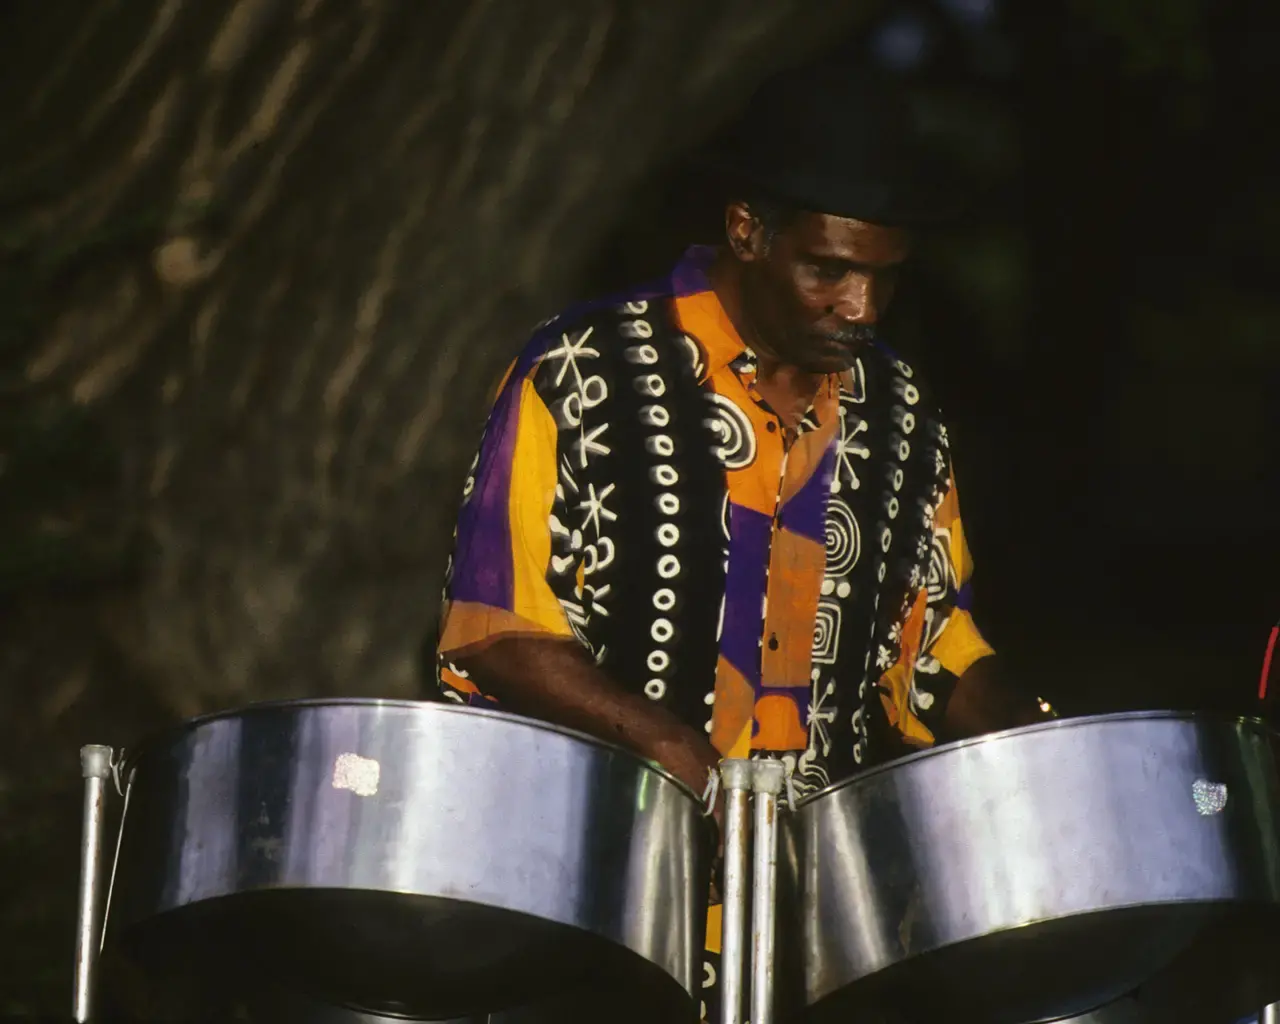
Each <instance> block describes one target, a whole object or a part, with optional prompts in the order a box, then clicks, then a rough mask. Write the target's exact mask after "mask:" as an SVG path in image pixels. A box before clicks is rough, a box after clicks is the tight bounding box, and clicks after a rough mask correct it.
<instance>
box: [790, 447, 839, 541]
mask: <svg viewBox="0 0 1280 1024" xmlns="http://www.w3.org/2000/svg"><path fill="white" fill-rule="evenodd" d="M838 443H839V439H838V438H832V440H831V443H830V444H829V445H827V450H826V451H825V452H823V453H822V461H821V462H819V463H818V468H817V469H816V470H814V472H813V475H812V476H810V477H809V479H808V480H807V481H806V482H805V484H804V486H803V487H801V488H800V490H798V491H796V493H795V494H793V495H792V496H791V500H790V501H788V502H787V503H786V504H785V505H784V506H783V507H782V513H781V515H780V516H779V520H780V522H781V524H782V527H783V529H786V530H790V531H791V532H792V533H798V534H799V535H800V536H802V537H808V538H809V539H810V540H812V541H816V542H817V543H819V544H826V542H827V529H826V519H827V499H828V498H829V497H830V496H831V475H832V473H834V472H835V466H836V445H837V444H838Z"/></svg>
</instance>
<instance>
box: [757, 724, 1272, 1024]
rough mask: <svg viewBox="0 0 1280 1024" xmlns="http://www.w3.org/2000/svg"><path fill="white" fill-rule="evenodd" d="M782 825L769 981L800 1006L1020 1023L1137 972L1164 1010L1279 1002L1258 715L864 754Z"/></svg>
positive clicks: (841, 1012)
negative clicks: (880, 759)
mask: <svg viewBox="0 0 1280 1024" xmlns="http://www.w3.org/2000/svg"><path fill="white" fill-rule="evenodd" d="M1197 780H1201V781H1205V782H1207V783H1209V784H1210V786H1211V787H1214V788H1212V790H1211V791H1209V792H1202V794H1201V798H1200V799H1199V800H1197V797H1196V786H1195V784H1196V782H1197ZM1219 786H1221V787H1225V788H1224V789H1222V790H1221V791H1219V790H1218V789H1217V788H1216V787H1219ZM1202 789H1203V787H1202ZM1228 792H1229V794H1230V797H1229V799H1225V798H1224V797H1223V796H1222V795H1221V794H1225V793H1228ZM1215 794H1217V795H1215ZM1205 801H1208V804H1207V806H1208V807H1210V808H1212V807H1215V806H1216V805H1217V804H1219V803H1221V804H1222V806H1221V807H1220V808H1219V809H1218V810H1217V811H1216V812H1215V813H1212V814H1204V813H1203V809H1204V807H1205V806H1206V805H1205ZM786 825H787V827H786V829H785V843H786V850H785V855H784V857H783V861H782V868H781V878H780V885H781V886H782V894H783V898H782V900H781V902H780V906H781V907H782V908H783V914H784V916H783V918H782V920H781V921H780V928H781V929H782V931H781V934H780V938H779V950H780V954H781V956H782V958H783V959H782V961H781V962H780V965H779V970H780V972H782V973H781V974H780V978H779V985H780V988H782V987H784V986H785V995H783V993H782V992H780V996H782V997H783V999H784V1001H785V1003H786V1005H787V1006H788V1007H789V1008H790V1009H792V1010H795V1009H797V1008H799V1007H807V1008H808V1010H807V1017H808V1019H809V1020H812V1021H816V1022H822V1021H827V1020H835V1019H842V1020H847V1019H850V1018H852V1017H856V1016H857V1014H858V1013H859V1012H863V1011H865V1012H869V1013H870V1012H875V1011H876V1009H877V1008H883V1007H886V1006H889V1007H894V1008H895V1009H896V1010H897V1011H898V1012H906V1013H908V1015H911V1014H914V1015H915V1016H917V1017H919V1018H920V1019H934V1018H943V1017H947V1016H949V1015H950V1014H952V1013H954V1012H955V1010H956V1008H957V1007H963V1008H964V1015H965V1019H966V1020H972V1021H975V1022H983V1021H985V1022H989V1024H1024V1022H1031V1021H1042V1020H1057V1019H1062V1018H1066V1017H1070V1016H1072V1015H1073V1014H1076V1015H1078V1014H1081V1013H1085V1012H1088V1011H1090V1010H1092V1009H1094V1008H1096V1007H1099V1006H1104V1005H1106V1004H1108V1003H1111V1002H1113V1001H1114V1000H1116V999H1118V998H1119V997H1121V996H1123V995H1125V994H1126V993H1128V992H1131V991H1133V990H1134V989H1135V988H1136V989H1138V991H1137V993H1136V995H1137V998H1138V1001H1139V1003H1141V1004H1142V1005H1143V1006H1144V1008H1146V1009H1147V1011H1148V1012H1153V1013H1155V1016H1154V1017H1153V1019H1158V1020H1161V1021H1162V1024H1163V1022H1168V1021H1172V1020H1189V1021H1191V1020H1194V1021H1195V1022H1196V1024H1213V1022H1219V1021H1220V1022H1222V1024H1229V1022H1230V1021H1232V1020H1234V1019H1237V1018H1238V1017H1240V1016H1242V1015H1243V1014H1244V1013H1246V1012H1249V1011H1251V1010H1254V1011H1256V1008H1257V1007H1258V1006H1261V1005H1263V1004H1265V1003H1267V1002H1269V1001H1271V1000H1274V999H1275V998H1277V997H1280V971H1278V970H1276V968H1275V964H1276V963H1280V959H1278V957H1280V774H1278V773H1277V743H1276V736H1275V734H1274V733H1273V732H1271V731H1270V730H1269V729H1268V728H1267V727H1266V726H1265V725H1264V724H1263V723H1261V722H1259V721H1255V720H1251V719H1234V718H1230V719H1228V718H1217V717H1207V716H1197V715H1187V714H1176V713H1172V712H1167V713H1166V712H1145V713H1132V714H1119V715H1106V716H1099V717H1096V718H1080V719H1059V720H1056V721H1054V722H1050V723H1045V724H1042V725H1036V726H1030V727H1027V728H1023V729H1017V730H1011V731H1008V732H1004V733H997V734H993V735H990V736H987V737H983V738H980V739H977V740H970V741H965V742H961V743H956V744H950V745H946V746H940V747H938V748H935V749H934V750H931V751H928V752H924V753H920V754H915V755H912V756H910V757H907V758H904V759H902V760H901V761H899V762H896V763H892V764H888V765H885V766H883V767H880V768H877V769H874V770H872V771H870V772H867V773H866V774H864V775H861V776H857V777H855V778H853V779H851V780H848V781H846V782H844V783H841V784H839V785H836V786H834V787H831V788H830V789H828V790H826V791H824V792H822V793H819V794H815V795H814V796H812V797H809V798H808V799H806V800H805V801H803V802H802V803H801V804H800V805H799V806H798V808H797V810H796V813H794V814H792V815H789V816H788V817H787V819H786ZM1268 959H1269V961H1270V962H1268ZM1139 986H1141V987H1140V988H1139ZM1184 1007H1186V1008H1188V1009H1187V1011H1186V1012H1187V1013H1190V1012H1191V1010H1190V1008H1191V1007H1195V1013H1197V1014H1199V1016H1183V1008H1184Z"/></svg>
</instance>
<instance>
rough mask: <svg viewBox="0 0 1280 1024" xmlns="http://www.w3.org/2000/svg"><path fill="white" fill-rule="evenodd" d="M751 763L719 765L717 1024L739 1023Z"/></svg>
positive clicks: (740, 1022) (743, 958)
mask: <svg viewBox="0 0 1280 1024" xmlns="http://www.w3.org/2000/svg"><path fill="white" fill-rule="evenodd" d="M751 764H752V763H751V762H750V761H746V760H742V759H739V758H731V759H728V760H725V761H722V762H721V764H720V784H721V787H722V788H723V790H724V804H725V807H724V917H723V921H724V925H723V936H722V938H721V943H720V1024H742V993H743V977H744V968H745V963H746V948H745V947H746V937H747V815H748V809H749V805H750V802H751V783H752V775H753V773H752V768H751Z"/></svg>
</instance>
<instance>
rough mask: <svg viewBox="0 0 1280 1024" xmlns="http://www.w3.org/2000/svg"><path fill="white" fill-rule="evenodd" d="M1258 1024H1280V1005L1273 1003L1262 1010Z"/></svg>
mask: <svg viewBox="0 0 1280 1024" xmlns="http://www.w3.org/2000/svg"><path fill="white" fill-rule="evenodd" d="M1258 1024H1280V1003H1272V1004H1271V1005H1270V1006H1264V1007H1263V1008H1262V1014H1261V1015H1260V1016H1259V1017H1258Z"/></svg>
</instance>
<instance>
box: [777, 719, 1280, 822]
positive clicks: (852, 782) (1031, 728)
mask: <svg viewBox="0 0 1280 1024" xmlns="http://www.w3.org/2000/svg"><path fill="white" fill-rule="evenodd" d="M1151 719H1166V720H1169V721H1187V722H1193V721H1198V722H1217V723H1219V724H1221V725H1245V726H1249V725H1251V726H1254V727H1255V728H1256V729H1257V730H1258V731H1259V732H1264V733H1270V734H1271V735H1272V736H1277V737H1280V730H1277V729H1275V728H1273V727H1272V726H1271V725H1269V724H1268V723H1267V722H1266V721H1264V720H1263V719H1261V718H1258V717H1256V716H1254V715H1231V714H1225V713H1210V712H1200V711H1159V710H1151V711H1113V712H1109V713H1108V714H1105V715H1084V716H1079V717H1075V718H1056V719H1054V720H1053V721H1050V722H1037V723H1036V724H1035V725H1024V726H1019V727H1018V728H1015V729H1001V730H999V731H997V732H988V733H984V734H983V735H981V736H970V737H968V738H967V739H963V740H951V741H950V742H948V743H938V744H935V745H934V746H932V747H927V748H925V749H924V750H918V751H916V752H915V753H913V754H905V755H903V756H902V757H899V758H895V759H894V760H892V761H888V762H886V763H884V764H878V765H876V766H875V767H873V768H868V769H867V770H866V771H863V772H859V773H858V774H857V775H851V776H849V777H848V778H847V779H841V780H840V781H838V782H833V783H831V784H830V785H829V786H825V787H824V788H822V789H819V790H815V791H814V792H812V793H808V794H806V795H805V796H804V797H802V798H801V799H799V800H797V801H796V803H795V809H796V810H799V809H800V808H802V807H804V806H806V805H807V804H811V803H813V802H814V801H815V800H817V799H819V798H820V797H824V796H829V795H830V794H831V793H834V792H836V791H837V790H841V789H845V788H847V787H849V786H856V785H858V784H860V783H865V782H866V781H867V780H869V779H873V778H875V777H876V776H877V775H882V774H884V773H885V772H889V771H894V770H896V769H899V768H902V767H904V766H906V765H910V764H915V763H916V762H918V761H924V760H928V759H929V758H933V757H939V756H941V755H943V754H946V753H947V752H948V751H952V750H963V749H965V748H966V747H979V746H984V745H989V744H991V743H994V742H996V741H998V740H1001V739H1003V738H1005V737H1008V736H1027V735H1031V734H1034V733H1037V732H1053V731H1058V730H1065V729H1073V728H1080V727H1082V726H1089V725H1095V724H1100V723H1103V722H1126V721H1135V722H1136V721H1141V720H1151Z"/></svg>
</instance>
